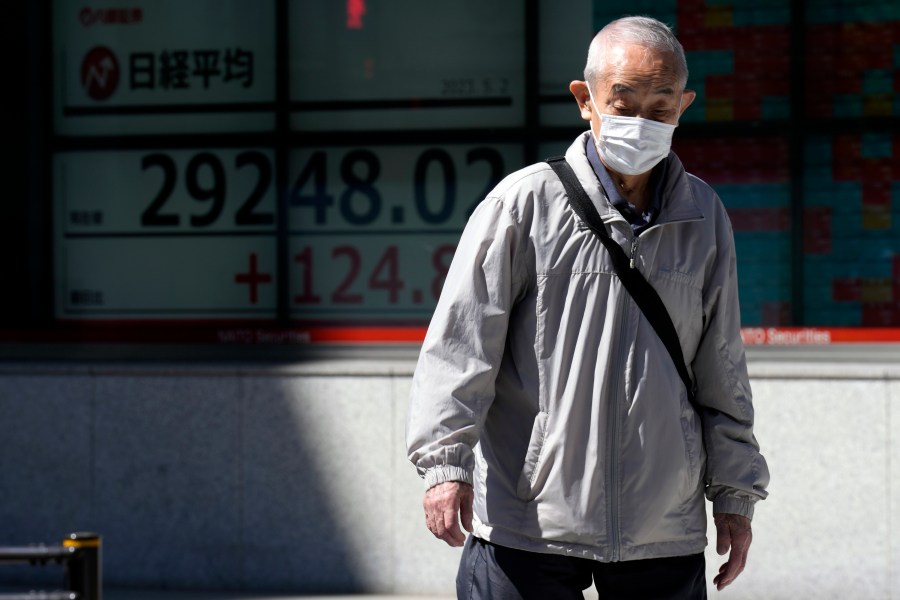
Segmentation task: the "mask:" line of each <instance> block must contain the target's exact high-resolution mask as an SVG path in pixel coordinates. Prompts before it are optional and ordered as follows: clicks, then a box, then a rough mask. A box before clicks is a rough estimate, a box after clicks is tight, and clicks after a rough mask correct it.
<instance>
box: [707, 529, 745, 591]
mask: <svg viewBox="0 0 900 600" xmlns="http://www.w3.org/2000/svg"><path fill="white" fill-rule="evenodd" d="M713 519H714V522H715V524H716V534H717V535H716V552H718V553H719V555H722V556H724V555H725V553H726V552H728V549H729V548H731V555H729V557H728V561H727V562H726V563H725V564H723V565H722V566H721V567H719V574H718V575H716V577H715V578H714V579H713V583H714V584H715V585H716V589H718V590H722V588H724V587H725V586H726V585H728V584H730V583H731V582H732V581H734V580H735V579H737V576H738V575H740V574H741V571H743V570H744V566H745V565H746V564H747V551H748V550H749V549H750V542H752V541H753V531H752V530H751V529H750V519H748V518H747V517H743V516H741V515H732V514H726V513H720V514H717V515H715V516H714V517H713Z"/></svg>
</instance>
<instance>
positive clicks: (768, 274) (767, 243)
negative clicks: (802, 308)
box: [675, 135, 791, 326]
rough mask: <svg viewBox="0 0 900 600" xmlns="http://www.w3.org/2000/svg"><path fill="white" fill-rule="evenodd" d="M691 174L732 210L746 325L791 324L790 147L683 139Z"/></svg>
mask: <svg viewBox="0 0 900 600" xmlns="http://www.w3.org/2000/svg"><path fill="white" fill-rule="evenodd" d="M675 152H676V154H678V156H679V158H681V160H682V162H683V163H684V165H685V168H686V169H687V170H688V171H689V172H691V173H693V174H695V175H697V176H698V177H700V178H701V179H703V180H704V181H706V182H707V183H709V184H710V185H711V186H713V188H714V189H715V190H716V192H718V194H719V196H720V197H721V198H722V202H723V203H724V204H725V207H726V209H727V210H728V214H729V217H730V218H731V223H732V227H733V228H734V239H735V246H736V248H737V260H738V281H739V285H740V298H741V322H742V323H743V324H744V325H745V326H754V325H786V324H789V323H790V318H791V302H790V297H791V261H790V255H791V209H790V183H789V172H788V164H789V162H788V144H787V141H786V140H785V139H783V138H778V137H743V138H731V139H727V140H726V139H720V138H715V139H677V135H676V142H675Z"/></svg>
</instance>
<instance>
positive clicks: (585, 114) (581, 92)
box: [569, 79, 594, 121]
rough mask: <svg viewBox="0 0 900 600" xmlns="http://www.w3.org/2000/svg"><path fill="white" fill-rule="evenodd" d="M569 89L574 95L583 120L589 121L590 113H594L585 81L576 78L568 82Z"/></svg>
mask: <svg viewBox="0 0 900 600" xmlns="http://www.w3.org/2000/svg"><path fill="white" fill-rule="evenodd" d="M569 91H570V92H572V95H573V96H575V102H577V103H578V111H579V112H580V113H581V118H582V119H584V120H585V121H590V120H591V115H593V114H594V107H593V106H591V93H590V92H589V91H588V84H587V82H585V81H578V80H577V79H576V80H575V81H573V82H572V83H570V84H569Z"/></svg>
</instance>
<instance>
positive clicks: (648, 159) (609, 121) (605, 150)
mask: <svg viewBox="0 0 900 600" xmlns="http://www.w3.org/2000/svg"><path fill="white" fill-rule="evenodd" d="M588 93H590V88H588ZM591 104H592V105H593V107H594V110H597V105H596V104H595V103H594V96H593V94H591ZM597 113H598V114H600V135H594V144H595V145H596V146H597V153H598V154H600V158H601V159H603V162H604V164H606V166H608V167H609V168H610V169H612V170H613V171H615V172H617V173H621V174H622V175H640V174H641V173H646V172H647V171H649V170H650V169H652V168H653V167H655V166H656V165H658V164H659V162H660V161H661V160H663V159H664V158H665V157H667V156H668V155H669V149H670V148H671V146H672V134H673V133H675V127H677V125H670V124H668V123H660V122H659V121H651V120H650V119H642V118H641V117H619V116H616V115H607V114H603V113H600V111H597ZM591 134H592V135H593V134H594V128H593V125H591Z"/></svg>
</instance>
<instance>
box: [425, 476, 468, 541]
mask: <svg viewBox="0 0 900 600" xmlns="http://www.w3.org/2000/svg"><path fill="white" fill-rule="evenodd" d="M474 499H475V491H474V490H473V489H472V486H471V485H469V484H468V483H463V482H461V481H445V482H444V483H439V484H438V485H436V486H434V487H432V488H429V489H428V491H426V492H425V502H424V505H425V524H426V525H427V526H428V530H429V531H431V533H433V534H434V535H435V537H438V538H440V539H442V540H444V541H445V542H447V543H448V544H449V545H451V546H462V545H463V544H464V543H465V542H466V534H464V533H463V532H462V530H460V528H459V521H460V519H462V525H463V527H464V528H465V529H466V531H469V532H471V531H472V502H473V501H474Z"/></svg>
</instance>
